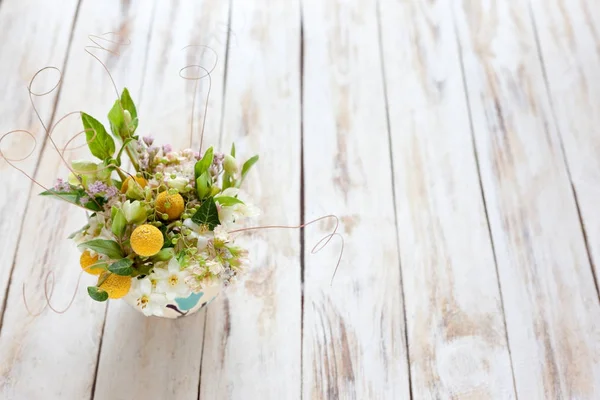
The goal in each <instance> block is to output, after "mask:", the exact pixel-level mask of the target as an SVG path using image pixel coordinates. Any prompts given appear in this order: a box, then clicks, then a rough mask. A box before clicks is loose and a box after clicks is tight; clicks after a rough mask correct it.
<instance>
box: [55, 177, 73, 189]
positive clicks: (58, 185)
mask: <svg viewBox="0 0 600 400" xmlns="http://www.w3.org/2000/svg"><path fill="white" fill-rule="evenodd" d="M54 190H55V191H57V192H69V191H70V190H71V185H69V183H68V182H65V181H63V180H62V179H60V178H58V179H57V180H56V184H55V185H54Z"/></svg>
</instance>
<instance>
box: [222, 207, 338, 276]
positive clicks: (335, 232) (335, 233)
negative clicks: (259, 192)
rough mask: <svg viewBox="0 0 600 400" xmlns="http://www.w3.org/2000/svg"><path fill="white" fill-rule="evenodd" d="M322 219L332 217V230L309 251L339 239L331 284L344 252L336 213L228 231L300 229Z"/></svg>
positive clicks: (317, 249) (313, 252)
mask: <svg viewBox="0 0 600 400" xmlns="http://www.w3.org/2000/svg"><path fill="white" fill-rule="evenodd" d="M324 219H334V220H335V226H334V227H333V230H332V231H331V233H328V234H327V235H325V236H323V237H322V238H321V239H319V240H318V241H317V243H315V245H314V246H313V248H312V249H311V251H310V253H311V254H317V253H318V252H320V251H321V250H323V248H324V247H325V246H327V245H328V244H329V242H331V239H333V238H334V237H339V238H340V240H341V244H342V245H341V248H340V255H339V256H338V260H337V263H336V264H335V268H334V270H333V274H332V275H331V281H330V282H329V285H330V286H331V285H333V280H334V278H335V275H336V274H337V270H338V268H339V266H340V263H341V262H342V255H343V254H344V237H343V236H342V235H341V234H340V233H339V232H338V228H339V226H340V219H339V218H338V217H337V215H333V214H331V215H325V216H323V217H319V218H315V219H313V220H311V221H308V222H305V223H303V224H300V225H263V226H252V227H249V228H240V229H235V230H232V231H229V233H241V232H248V231H258V230H263V229H301V228H305V227H307V226H309V225H312V224H314V223H316V222H319V221H322V220H324Z"/></svg>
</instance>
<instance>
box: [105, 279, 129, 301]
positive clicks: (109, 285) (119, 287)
mask: <svg viewBox="0 0 600 400" xmlns="http://www.w3.org/2000/svg"><path fill="white" fill-rule="evenodd" d="M101 280H102V278H100V279H99V280H98V283H99V282H100V281H101ZM98 287H99V288H100V289H102V290H104V291H105V292H106V293H108V298H109V299H120V298H121V297H124V296H125V295H126V294H127V293H128V292H129V289H131V277H130V276H121V275H116V274H110V275H108V277H107V278H106V280H105V281H104V282H102V284H101V285H99V286H98Z"/></svg>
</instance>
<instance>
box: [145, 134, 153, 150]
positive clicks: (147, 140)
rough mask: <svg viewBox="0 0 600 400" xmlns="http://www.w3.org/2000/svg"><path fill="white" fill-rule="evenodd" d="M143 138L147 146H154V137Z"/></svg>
mask: <svg viewBox="0 0 600 400" xmlns="http://www.w3.org/2000/svg"><path fill="white" fill-rule="evenodd" d="M142 139H143V140H144V143H146V146H148V147H150V146H152V143H154V138H153V137H152V136H144V137H143V138H142Z"/></svg>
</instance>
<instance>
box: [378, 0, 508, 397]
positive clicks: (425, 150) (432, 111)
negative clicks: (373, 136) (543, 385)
mask: <svg viewBox="0 0 600 400" xmlns="http://www.w3.org/2000/svg"><path fill="white" fill-rule="evenodd" d="M380 16H381V35H382V44H383V61H384V69H385V77H386V86H387V93H388V101H389V110H390V128H391V138H392V151H393V155H394V172H395V189H396V209H397V212H398V236H399V240H400V255H401V264H402V271H403V282H404V295H405V298H406V315H407V329H408V343H409V354H410V365H411V378H412V391H413V396H414V398H416V399H421V398H465V397H467V398H481V399H483V398H494V399H509V398H515V394H514V387H513V378H512V371H511V365H510V355H509V350H508V346H507V341H506V331H505V328H504V318H503V315H502V303H501V297H500V292H499V289H498V283H497V278H496V265H495V263H494V255H493V250H492V246H491V239H490V235H489V233H488V227H487V220H486V215H485V210H484V205H483V200H482V197H481V190H480V186H479V177H478V174H477V165H476V160H475V157H474V153H473V146H472V139H471V132H470V128H469V115H468V109H467V104H466V98H465V93H464V89H463V79H462V74H461V66H460V59H459V54H458V49H457V45H456V38H455V35H454V27H453V24H452V16H451V7H450V4H449V3H448V2H437V3H432V4H429V3H427V4H417V3H415V2H382V3H381V9H380ZM408 93H410V95H407V94H408Z"/></svg>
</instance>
